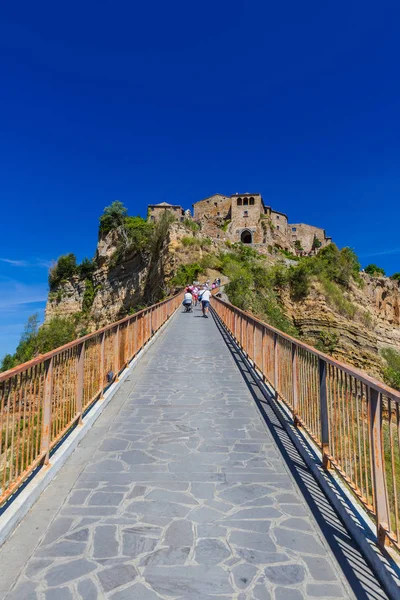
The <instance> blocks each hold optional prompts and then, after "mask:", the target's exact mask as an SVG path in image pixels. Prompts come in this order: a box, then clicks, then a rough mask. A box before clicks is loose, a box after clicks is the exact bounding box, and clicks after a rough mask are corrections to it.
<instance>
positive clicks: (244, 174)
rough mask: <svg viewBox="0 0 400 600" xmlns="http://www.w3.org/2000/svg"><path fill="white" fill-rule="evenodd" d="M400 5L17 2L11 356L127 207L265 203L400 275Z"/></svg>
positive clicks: (9, 235)
mask: <svg viewBox="0 0 400 600" xmlns="http://www.w3.org/2000/svg"><path fill="white" fill-rule="evenodd" d="M399 26H400V4H399V3H398V2H385V1H383V2H380V3H376V2H372V1H369V0H364V1H362V2H361V1H358V0H357V1H353V0H347V1H346V2H341V1H338V2H335V3H326V2H321V1H320V0H318V1H313V0H312V1H309V2H305V3H299V2H298V1H288V0H286V1H285V0H282V1H281V2H274V3H271V2H261V1H260V2H252V1H246V2H244V1H243V2H235V1H234V0H230V1H229V2H225V1H220V2H215V1H214V2H209V1H207V0H206V1H203V2H202V3H194V4H193V3H189V2H181V1H177V2H170V3H167V2H158V1H154V2H152V3H137V2H128V1H124V2H121V1H120V2H115V1H113V2H111V0H109V1H96V2H92V1H90V0H87V1H86V2H84V3H82V2H80V3H78V2H75V1H71V2H68V3H66V4H65V3H57V2H54V1H52V2H48V1H41V2H39V3H32V2H26V1H20V2H12V3H7V4H6V3H2V6H1V8H0V66H1V87H2V93H1V95H0V110H1V115H2V118H1V121H0V199H1V210H2V220H1V221H2V222H1V235H0V259H1V260H0V356H2V355H3V354H4V353H5V352H6V351H12V350H13V349H14V347H15V345H16V343H17V342H18V339H19V336H20V333H21V330H22V328H23V324H24V322H25V321H26V319H27V317H28V316H29V315H30V314H32V313H33V312H35V311H36V310H37V309H40V310H43V306H44V300H45V298H46V293H47V269H48V265H49V263H50V262H51V261H52V260H54V259H56V258H57V257H58V256H59V255H61V254H63V253H66V252H75V253H76V255H77V257H78V259H79V260H81V259H82V258H83V257H84V256H92V255H93V253H94V249H95V245H96V239H97V220H98V217H99V215H100V214H101V212H102V210H103V208H104V207H105V206H106V205H108V204H110V203H111V202H112V201H113V200H115V199H119V200H121V201H123V202H124V203H125V204H126V206H127V207H128V209H129V212H130V214H141V215H144V214H145V211H146V206H147V204H148V203H150V202H161V201H169V202H173V203H179V204H182V205H183V206H185V207H190V206H191V204H192V203H193V202H195V201H196V200H198V199H200V198H203V197H205V196H208V195H210V194H212V193H214V192H221V193H227V194H228V193H235V192H244V191H248V190H249V191H260V192H261V193H262V194H263V197H264V199H265V201H266V202H267V203H268V204H271V205H272V206H273V207H275V208H276V209H277V210H281V211H284V212H286V213H288V214H289V217H290V220H291V221H292V222H301V221H303V222H306V223H310V224H315V225H318V226H322V227H325V228H326V230H327V232H328V234H329V235H332V237H333V239H334V240H335V241H336V242H337V244H338V245H339V246H344V245H350V246H351V247H353V248H354V249H355V250H356V252H357V253H358V254H359V256H360V257H361V260H362V262H363V264H364V265H365V264H367V263H369V262H377V263H378V264H379V265H381V266H383V267H384V268H385V269H386V270H387V272H388V273H389V274H390V273H393V272H394V271H400V239H399V235H398V229H399V217H400V202H399V197H400V171H399V165H400V160H399V159H400V121H399V105H400V103H399V100H400V97H399V92H400V80H399V75H398V65H399V59H400V56H399V54H400V52H399V51H400V41H399V36H398V31H399Z"/></svg>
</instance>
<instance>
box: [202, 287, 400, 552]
mask: <svg viewBox="0 0 400 600" xmlns="http://www.w3.org/2000/svg"><path fill="white" fill-rule="evenodd" d="M213 308H214V310H215V312H216V313H217V315H218V316H219V318H220V320H221V321H222V322H223V324H224V325H225V327H226V328H227V330H228V331H229V332H230V333H231V334H232V336H233V337H234V338H235V339H236V341H237V342H238V344H239V346H240V347H241V348H242V349H243V350H244V352H245V353H246V354H247V356H248V357H249V358H250V359H251V360H252V361H253V363H254V365H255V367H256V368H257V369H258V370H259V371H260V372H261V374H262V375H263V377H264V378H265V380H266V381H267V382H268V383H269V384H270V385H271V386H272V387H273V389H274V390H275V394H276V398H277V400H280V401H283V402H284V403H285V404H286V405H287V406H288V407H289V408H290V410H291V412H292V415H293V419H294V423H295V425H296V426H302V427H303V428H304V429H305V431H306V432H307V433H308V434H309V435H310V436H311V438H312V440H313V441H314V442H315V444H317V446H318V447H319V449H320V451H321V458H322V463H323V465H324V467H325V468H326V469H330V468H333V469H335V470H336V471H337V473H339V475H340V477H341V478H342V479H343V480H344V481H345V482H346V483H347V484H348V486H349V487H350V488H351V490H352V491H353V493H354V494H355V495H356V496H357V498H358V499H359V501H360V502H361V503H362V504H363V505H364V507H365V508H366V509H367V510H368V512H369V513H370V514H371V516H373V518H374V519H375V520H376V524H377V537H378V541H379V543H380V544H381V545H385V544H389V543H392V544H394V545H395V546H397V548H398V549H399V548H400V512H399V503H400V392H397V391H396V390H393V389H391V388H388V387H387V386H385V385H384V384H382V383H380V382H379V381H377V380H376V379H373V378H372V377H369V376H368V375H365V374H364V373H362V372H361V371H358V370H357V369H355V368H353V367H351V366H348V365H345V364H343V363H340V362H338V361H337V360H334V359H333V358H331V357H330V356H327V355H325V354H323V353H322V352H319V351H318V350H316V349H315V348H312V347H311V346H308V345H307V344H304V343H302V342H300V341H299V340H296V339H295V338H292V337H290V336H289V335H286V334H284V333H282V332H281V331H279V330H277V329H275V328H273V327H271V326H270V325H266V324H265V323H263V322H262V321H259V320H258V319H257V318H255V317H253V316H252V315H250V314H248V313H245V312H244V311H242V310H240V309H238V308H236V307H235V306H233V305H231V304H228V303H226V302H224V301H222V300H221V299H219V298H217V297H215V298H214V301H213Z"/></svg>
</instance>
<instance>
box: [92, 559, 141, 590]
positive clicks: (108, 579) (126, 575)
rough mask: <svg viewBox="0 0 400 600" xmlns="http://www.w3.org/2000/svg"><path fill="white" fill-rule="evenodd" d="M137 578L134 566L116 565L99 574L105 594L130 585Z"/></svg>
mask: <svg viewBox="0 0 400 600" xmlns="http://www.w3.org/2000/svg"><path fill="white" fill-rule="evenodd" d="M136 576H137V571H136V569H135V567H133V566H132V565H115V566H113V567H110V568H108V569H104V571H99V572H98V573H97V577H98V578H99V580H100V583H101V585H102V588H103V590H104V591H105V592H110V591H111V590H114V589H115V588H117V587H121V586H122V585H125V584H127V583H130V582H131V581H133V580H134V579H135V577H136Z"/></svg>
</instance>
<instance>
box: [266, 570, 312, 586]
mask: <svg viewBox="0 0 400 600" xmlns="http://www.w3.org/2000/svg"><path fill="white" fill-rule="evenodd" d="M264 573H265V576H266V578H267V579H269V581H272V583H278V584H282V585H293V584H295V583H301V582H302V581H303V580H304V577H305V571H304V567H303V566H301V565H276V566H269V567H266V568H265V569H264Z"/></svg>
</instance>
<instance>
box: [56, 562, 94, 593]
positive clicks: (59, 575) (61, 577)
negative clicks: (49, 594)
mask: <svg viewBox="0 0 400 600" xmlns="http://www.w3.org/2000/svg"><path fill="white" fill-rule="evenodd" d="M96 568H97V565H96V564H95V563H93V562H90V561H89V560H87V559H85V558H80V559H78V560H73V561H70V562H67V563H64V564H62V565H57V566H55V567H52V568H51V569H49V571H47V573H46V576H45V579H46V581H47V584H48V585H50V586H57V585H62V584H63V583H67V581H73V580H74V579H78V578H79V577H83V575H87V574H88V573H91V572H92V571H94V570H95V569H96Z"/></svg>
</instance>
